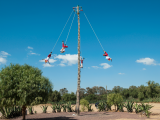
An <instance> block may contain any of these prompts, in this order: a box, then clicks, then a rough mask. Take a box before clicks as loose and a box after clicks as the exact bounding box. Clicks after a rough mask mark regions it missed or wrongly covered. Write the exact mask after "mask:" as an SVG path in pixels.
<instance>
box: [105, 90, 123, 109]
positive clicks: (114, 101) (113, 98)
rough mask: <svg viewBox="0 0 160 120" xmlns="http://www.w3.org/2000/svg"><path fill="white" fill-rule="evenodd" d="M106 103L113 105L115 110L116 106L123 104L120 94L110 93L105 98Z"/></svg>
mask: <svg viewBox="0 0 160 120" xmlns="http://www.w3.org/2000/svg"><path fill="white" fill-rule="evenodd" d="M107 102H108V103H109V104H110V105H114V106H115V110H116V106H118V104H121V103H122V102H123V98H122V96H121V95H120V93H112V94H109V95H108V96H107ZM117 108H118V107H117Z"/></svg>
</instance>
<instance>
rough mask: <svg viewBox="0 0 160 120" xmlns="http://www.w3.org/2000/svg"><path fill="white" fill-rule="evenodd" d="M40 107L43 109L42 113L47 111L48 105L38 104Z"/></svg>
mask: <svg viewBox="0 0 160 120" xmlns="http://www.w3.org/2000/svg"><path fill="white" fill-rule="evenodd" d="M40 107H41V108H42V110H43V113H46V112H47V108H48V106H46V105H45V106H40Z"/></svg>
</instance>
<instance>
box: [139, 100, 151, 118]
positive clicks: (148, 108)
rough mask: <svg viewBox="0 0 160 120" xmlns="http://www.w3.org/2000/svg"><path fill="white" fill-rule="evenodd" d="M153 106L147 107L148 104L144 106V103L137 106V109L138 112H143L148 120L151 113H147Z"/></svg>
mask: <svg viewBox="0 0 160 120" xmlns="http://www.w3.org/2000/svg"><path fill="white" fill-rule="evenodd" d="M152 107H153V106H151V105H149V104H146V105H145V104H144V103H141V105H139V109H140V112H143V111H144V112H145V115H146V116H147V117H148V118H149V116H150V114H151V112H150V111H149V110H150V109H151V108H152Z"/></svg>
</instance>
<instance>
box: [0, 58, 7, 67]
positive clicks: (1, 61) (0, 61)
mask: <svg viewBox="0 0 160 120" xmlns="http://www.w3.org/2000/svg"><path fill="white" fill-rule="evenodd" d="M6 62H7V60H6V59H5V58H3V57H0V65H1V64H6Z"/></svg>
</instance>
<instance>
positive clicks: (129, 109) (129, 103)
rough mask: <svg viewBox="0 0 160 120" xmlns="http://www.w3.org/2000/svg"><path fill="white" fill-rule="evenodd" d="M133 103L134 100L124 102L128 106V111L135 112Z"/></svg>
mask: <svg viewBox="0 0 160 120" xmlns="http://www.w3.org/2000/svg"><path fill="white" fill-rule="evenodd" d="M133 103H134V102H132V101H131V102H129V101H128V103H127V104H124V107H126V108H127V111H128V112H133Z"/></svg>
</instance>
